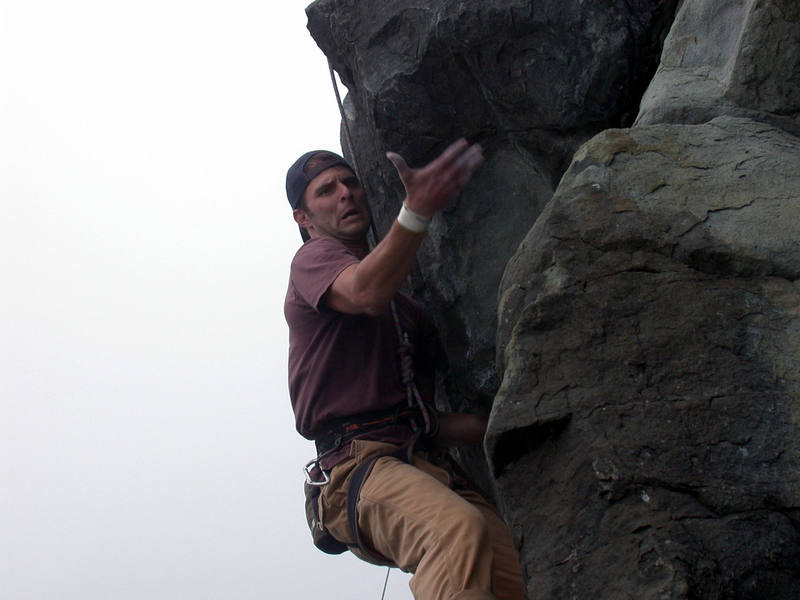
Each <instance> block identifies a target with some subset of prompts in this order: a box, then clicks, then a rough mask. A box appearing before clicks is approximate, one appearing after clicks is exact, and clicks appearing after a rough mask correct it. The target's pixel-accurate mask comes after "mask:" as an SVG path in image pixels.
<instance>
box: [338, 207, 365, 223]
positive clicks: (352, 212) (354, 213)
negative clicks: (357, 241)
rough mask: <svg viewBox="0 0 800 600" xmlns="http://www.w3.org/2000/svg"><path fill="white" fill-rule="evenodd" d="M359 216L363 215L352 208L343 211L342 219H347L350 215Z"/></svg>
mask: <svg viewBox="0 0 800 600" xmlns="http://www.w3.org/2000/svg"><path fill="white" fill-rule="evenodd" d="M359 216H361V213H360V212H358V211H357V210H356V209H355V208H351V209H349V210H346V211H344V212H343V213H342V221H346V220H347V219H349V218H350V217H359Z"/></svg>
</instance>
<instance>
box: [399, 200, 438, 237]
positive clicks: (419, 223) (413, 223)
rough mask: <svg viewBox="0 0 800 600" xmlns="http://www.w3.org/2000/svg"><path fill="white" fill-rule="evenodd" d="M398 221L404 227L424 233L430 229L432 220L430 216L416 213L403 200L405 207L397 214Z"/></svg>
mask: <svg viewBox="0 0 800 600" xmlns="http://www.w3.org/2000/svg"><path fill="white" fill-rule="evenodd" d="M397 222H398V223H400V225H402V226H403V227H405V228H406V229H408V230H409V231H413V232H414V233H422V232H423V231H425V230H427V229H428V225H430V222H431V220H430V219H429V218H428V217H423V216H422V215H419V214H417V213H415V212H414V211H413V210H411V209H410V208H408V207H407V206H406V203H405V202H403V208H401V209H400V214H399V215H397Z"/></svg>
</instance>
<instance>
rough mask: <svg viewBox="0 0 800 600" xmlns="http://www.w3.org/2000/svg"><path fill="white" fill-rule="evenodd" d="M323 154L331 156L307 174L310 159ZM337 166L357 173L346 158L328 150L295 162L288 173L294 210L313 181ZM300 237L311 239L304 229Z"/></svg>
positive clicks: (305, 239) (308, 154)
mask: <svg viewBox="0 0 800 600" xmlns="http://www.w3.org/2000/svg"><path fill="white" fill-rule="evenodd" d="M323 152H324V153H325V154H330V155H331V156H330V157H329V158H327V159H326V160H324V161H322V162H321V163H319V164H317V165H315V166H314V168H313V169H311V170H310V171H309V172H308V173H306V171H305V167H306V163H307V162H308V161H309V159H310V158H312V157H313V156H316V155H317V154H320V153H323ZM337 166H342V167H347V168H348V169H350V170H351V171H352V172H353V173H355V169H353V167H351V166H350V164H349V163H348V162H347V161H346V160H345V159H344V158H342V157H341V156H339V155H338V154H336V153H334V152H330V151H328V150H312V151H311V152H306V153H305V154H303V156H301V157H300V158H298V159H297V160H296V161H294V164H292V166H291V167H289V170H288V171H287V172H286V196H287V198H289V204H290V205H291V207H292V210H294V209H296V208H297V207H298V206H300V201H301V200H302V199H303V193H304V192H305V191H306V188H307V187H308V184H309V183H311V180H312V179H314V177H316V176H317V175H319V174H320V173H322V172H323V171H325V170H327V169H330V168H331V167H337ZM300 235H301V236H302V237H303V241H307V240H308V239H309V235H308V232H307V231H306V230H305V229H304V228H302V227H301V228H300Z"/></svg>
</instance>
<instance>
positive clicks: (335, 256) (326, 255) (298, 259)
mask: <svg viewBox="0 0 800 600" xmlns="http://www.w3.org/2000/svg"><path fill="white" fill-rule="evenodd" d="M341 259H346V260H353V261H354V262H357V261H358V258H357V257H356V255H355V254H353V253H352V252H351V251H350V250H349V249H348V248H347V246H345V245H344V244H343V243H342V242H340V241H338V240H335V239H333V238H328V237H318V238H313V239H310V240H308V241H307V242H306V243H304V244H303V245H302V246H300V248H299V249H298V250H297V252H295V255H294V258H293V259H292V267H294V266H295V265H301V264H309V263H314V262H320V261H325V262H328V261H331V262H335V261H338V260H341Z"/></svg>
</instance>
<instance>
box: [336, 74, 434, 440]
mask: <svg viewBox="0 0 800 600" xmlns="http://www.w3.org/2000/svg"><path fill="white" fill-rule="evenodd" d="M328 70H329V71H330V74H331V84H332V85H333V93H334V94H335V95H336V104H337V105H338V106H339V115H340V116H341V118H342V127H343V128H344V138H345V141H346V142H347V151H348V153H349V154H350V158H351V160H352V161H353V168H354V169H355V171H356V177H357V178H358V180H359V181H363V179H362V178H361V170H360V169H359V168H358V159H356V153H355V152H354V151H353V138H352V137H351V135H350V126H349V125H348V124H347V117H346V116H345V114H344V105H343V104H342V97H341V96H340V95H339V86H338V85H337V84H336V75H335V73H334V69H333V63H332V62H331V60H330V59H328ZM367 210H368V211H369V223H370V231H371V232H372V237H373V239H374V240H375V245H377V244H378V242H379V241H380V238H379V237H378V231H377V230H376V228H375V219H373V218H372V208H371V207H370V205H369V202H367ZM392 318H393V319H394V326H395V329H396V330H397V337H398V340H399V344H400V346H399V348H398V354H399V355H400V377H401V379H402V382H403V385H404V386H405V388H406V397H407V398H408V405H409V406H411V407H413V406H416V407H417V408H419V410H420V412H421V413H422V418H423V420H424V422H425V425H424V431H423V433H425V434H430V433H432V425H431V416H430V412H429V411H428V408H427V407H426V406H425V402H424V401H423V400H422V396H421V395H420V393H419V389H418V388H417V384H416V383H415V382H414V358H413V355H414V346H413V344H411V342H410V341H409V339H408V334H407V333H406V332H405V331H403V327H402V326H401V325H400V317H399V316H398V314H397V304H396V303H395V301H394V300H392Z"/></svg>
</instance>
